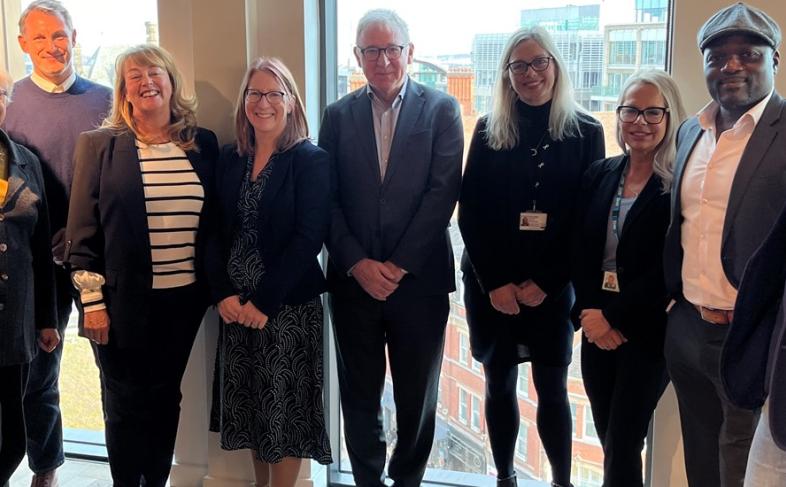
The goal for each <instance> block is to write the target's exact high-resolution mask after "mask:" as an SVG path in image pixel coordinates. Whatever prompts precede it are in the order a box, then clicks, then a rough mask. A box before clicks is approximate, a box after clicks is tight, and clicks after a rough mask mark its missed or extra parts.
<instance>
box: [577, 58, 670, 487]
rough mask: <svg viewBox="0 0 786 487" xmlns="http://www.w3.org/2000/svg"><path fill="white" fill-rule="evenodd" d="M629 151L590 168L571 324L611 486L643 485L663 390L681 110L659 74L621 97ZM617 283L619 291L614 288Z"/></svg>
mask: <svg viewBox="0 0 786 487" xmlns="http://www.w3.org/2000/svg"><path fill="white" fill-rule="evenodd" d="M618 103H619V106H618V107H617V142H618V143H619V145H620V147H621V148H622V149H623V151H624V153H623V154H622V155H620V156H617V157H611V158H608V159H604V160H602V161H597V162H596V163H594V164H593V165H592V166H591V167H590V168H589V170H588V171H587V173H586V174H585V176H584V181H583V185H582V191H581V195H580V198H579V202H580V203H579V208H580V212H579V218H578V219H577V222H578V227H577V232H576V241H575V262H574V273H573V284H574V286H575V289H576V304H575V306H574V308H573V314H574V316H573V317H574V323H576V324H577V325H578V324H580V325H581V330H582V332H583V337H582V347H581V368H582V373H583V376H584V386H585V388H586V390H587V396H588V397H589V399H590V404H591V406H592V415H593V418H594V421H595V429H596V430H597V433H598V437H599V438H600V441H601V444H602V445H603V451H604V481H603V485H604V486H605V487H617V486H619V487H622V486H624V487H631V486H636V485H639V486H641V485H642V468H641V449H642V447H643V446H644V438H645V437H646V436H647V428H648V425H649V421H650V417H651V416H652V412H653V411H654V409H655V406H656V404H657V402H658V399H659V398H660V396H661V394H662V393H663V390H664V388H665V387H666V383H667V377H666V368H665V364H664V359H663V339H664V333H665V327H666V311H665V310H666V304H667V303H666V289H665V284H664V282H663V266H662V255H663V242H664V237H665V235H666V228H667V227H668V225H669V194H668V192H669V190H670V188H671V182H672V165H673V162H674V156H675V140H674V139H675V136H676V134H677V128H678V127H679V126H680V123H681V122H682V120H683V119H684V110H683V107H682V101H681V100H680V96H679V92H678V91H677V86H676V84H675V83H674V80H672V79H671V77H669V75H668V74H666V73H665V72H663V71H645V72H641V73H637V74H634V75H633V76H631V77H630V78H629V79H628V81H627V83H626V85H625V87H624V88H623V90H622V93H621V95H620V97H619V102H618ZM610 282H612V283H613V285H609V283H610Z"/></svg>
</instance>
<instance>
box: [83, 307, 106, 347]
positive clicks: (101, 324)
mask: <svg viewBox="0 0 786 487" xmlns="http://www.w3.org/2000/svg"><path fill="white" fill-rule="evenodd" d="M84 333H85V337H86V338H88V339H89V340H92V341H94V342H95V343H97V344H98V345H106V344H107V343H109V313H107V312H106V309H98V310H95V311H90V312H89V313H85V320H84Z"/></svg>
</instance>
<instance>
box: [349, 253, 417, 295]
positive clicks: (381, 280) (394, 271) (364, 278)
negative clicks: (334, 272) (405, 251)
mask: <svg viewBox="0 0 786 487" xmlns="http://www.w3.org/2000/svg"><path fill="white" fill-rule="evenodd" d="M405 275H406V272H405V271H404V269H402V268H401V267H399V266H397V265H396V264H394V263H393V262H391V261H389V260H388V261H385V262H380V261H378V260H373V259H360V261H358V263H357V264H355V266H354V267H353V268H352V277H354V278H355V280H356V281H357V282H358V284H360V287H362V288H363V290H364V291H366V292H367V293H368V294H369V295H370V296H371V297H372V298H374V299H376V300H378V301H385V300H386V299H387V298H388V297H389V296H390V295H391V294H393V292H394V291H395V290H396V289H398V284H399V283H400V282H401V279H403V278H404V276H405Z"/></svg>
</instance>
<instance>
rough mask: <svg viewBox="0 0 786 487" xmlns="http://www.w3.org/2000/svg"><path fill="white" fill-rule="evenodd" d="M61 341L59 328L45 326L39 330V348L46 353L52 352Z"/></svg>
mask: <svg viewBox="0 0 786 487" xmlns="http://www.w3.org/2000/svg"><path fill="white" fill-rule="evenodd" d="M59 343H60V333H58V332H57V328H44V329H43V330H41V331H39V332H38V348H40V349H41V350H43V351H44V352H46V353H51V352H52V350H54V349H55V348H57V345H58V344H59Z"/></svg>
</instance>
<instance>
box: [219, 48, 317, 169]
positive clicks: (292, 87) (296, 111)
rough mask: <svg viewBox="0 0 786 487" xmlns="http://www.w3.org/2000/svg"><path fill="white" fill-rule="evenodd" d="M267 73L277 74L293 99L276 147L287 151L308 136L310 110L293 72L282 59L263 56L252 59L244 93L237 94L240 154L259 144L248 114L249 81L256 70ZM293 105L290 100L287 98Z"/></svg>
mask: <svg viewBox="0 0 786 487" xmlns="http://www.w3.org/2000/svg"><path fill="white" fill-rule="evenodd" d="M257 72H266V73H269V74H271V75H273V77H274V78H276V81H278V84H279V85H281V87H282V88H283V89H284V93H285V95H284V98H285V99H286V100H292V103H291V105H290V106H291V108H292V111H291V112H290V113H289V114H288V115H287V125H286V127H284V131H283V132H282V133H281V135H280V136H279V138H278V140H277V141H276V150H278V152H284V151H286V150H288V149H291V148H292V147H294V146H295V145H297V144H299V143H300V142H302V141H303V140H305V139H307V138H308V122H307V121H306V111H305V109H304V108H303V100H302V99H301V98H300V92H299V91H298V89H297V84H295V79H294V77H293V76H292V73H291V72H290V71H289V69H288V68H287V67H286V65H285V64H284V63H283V62H281V60H280V59H278V58H274V57H261V58H257V59H255V60H254V61H252V62H251V65H250V66H249V67H248V69H247V70H246V74H245V76H243V83H241V85H240V92H239V93H238V95H237V104H236V105H235V133H236V134H237V153H238V154H239V155H241V156H247V155H251V154H252V153H253V152H254V148H255V146H256V140H255V135H254V127H253V126H252V125H251V122H249V120H248V117H247V116H246V107H245V103H246V90H247V89H248V83H249V82H250V81H251V77H252V76H253V75H254V73H257ZM287 104H289V101H287Z"/></svg>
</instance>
